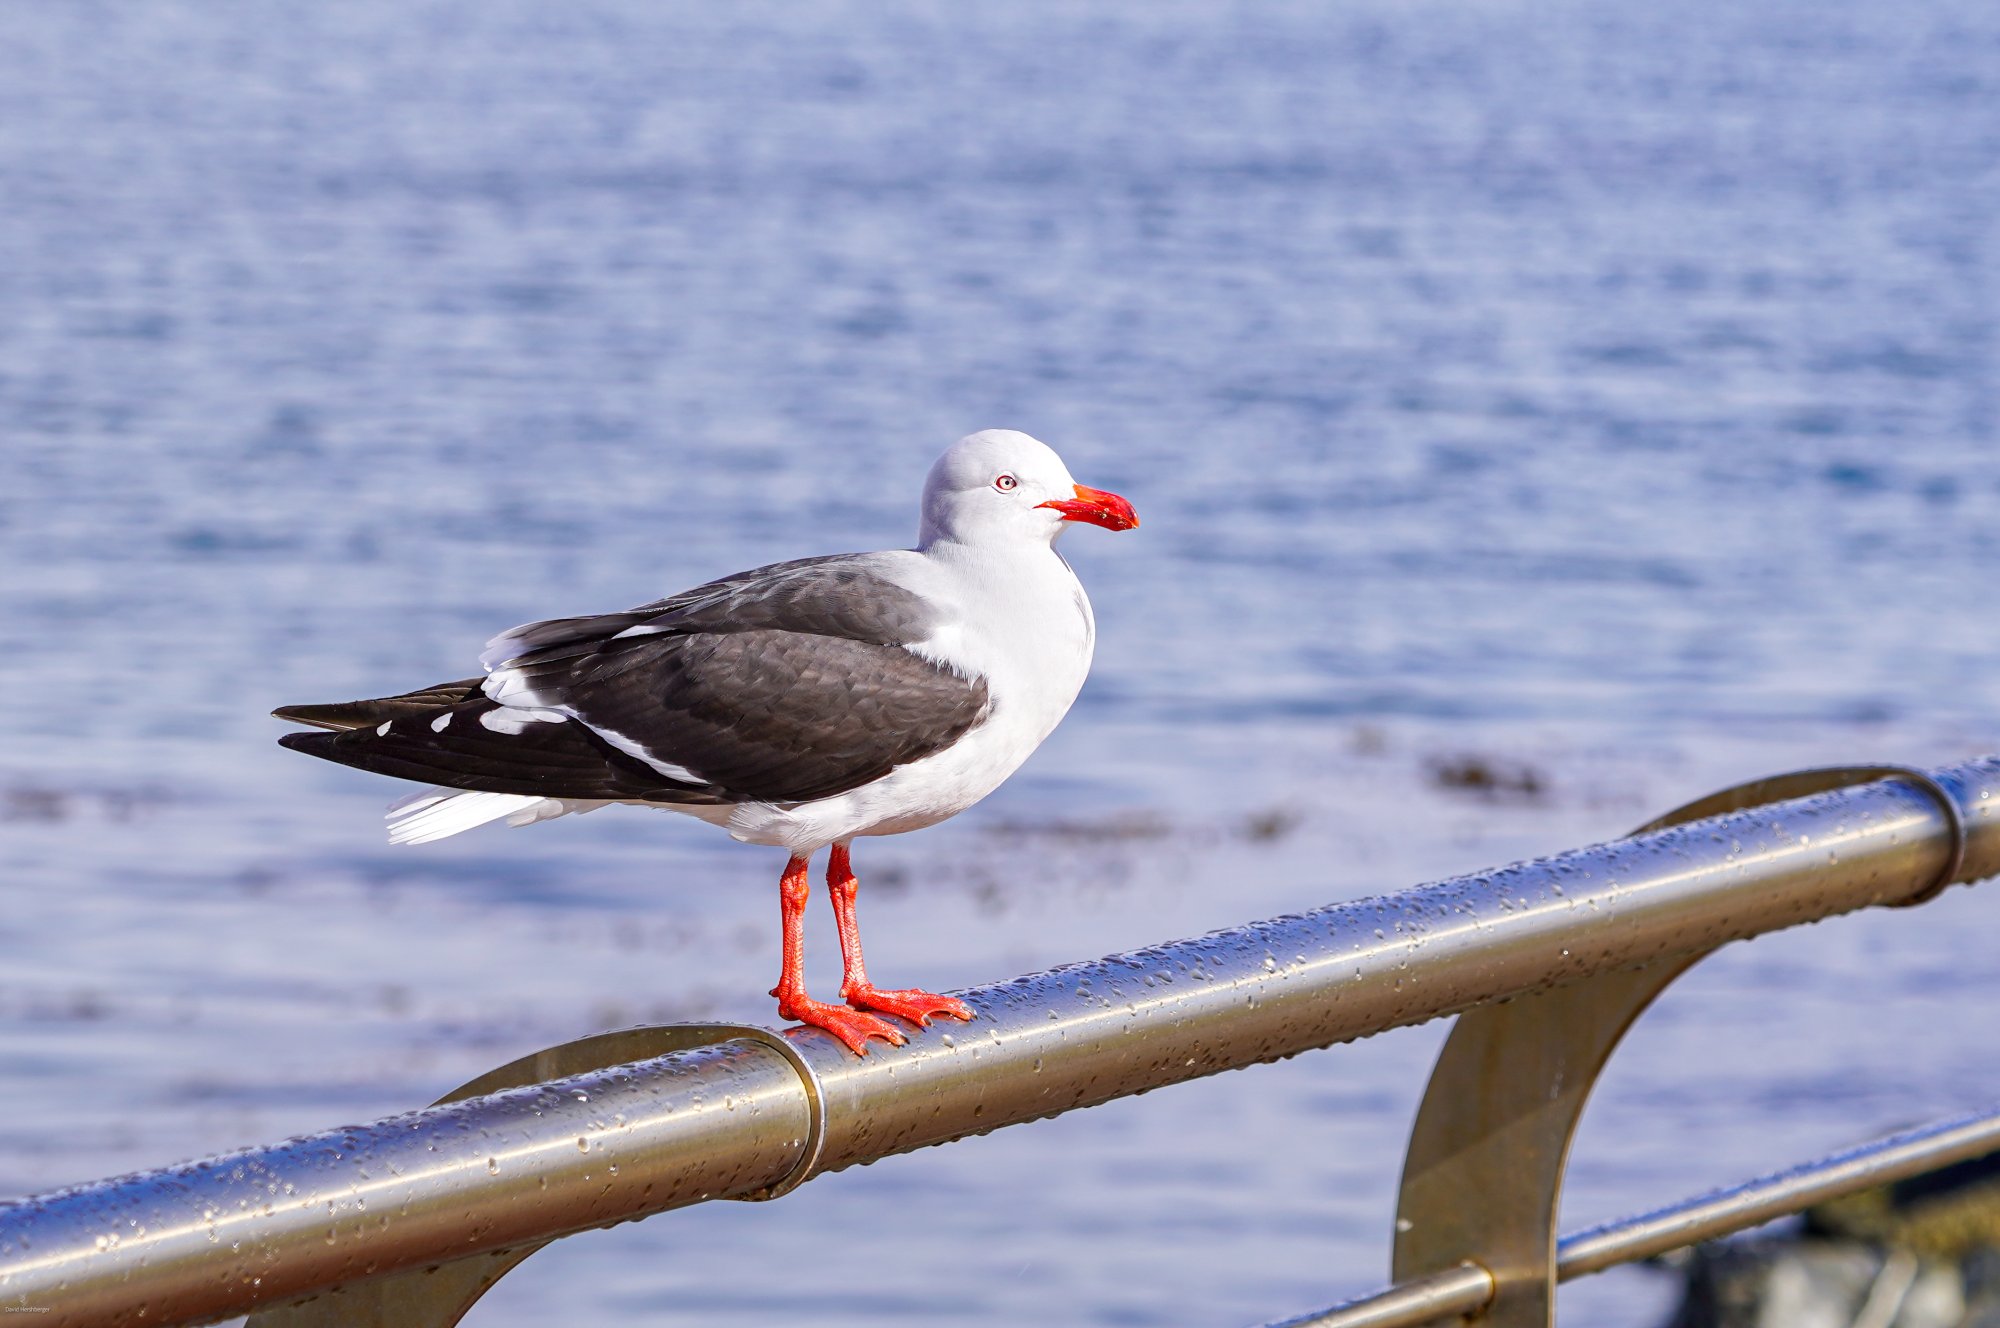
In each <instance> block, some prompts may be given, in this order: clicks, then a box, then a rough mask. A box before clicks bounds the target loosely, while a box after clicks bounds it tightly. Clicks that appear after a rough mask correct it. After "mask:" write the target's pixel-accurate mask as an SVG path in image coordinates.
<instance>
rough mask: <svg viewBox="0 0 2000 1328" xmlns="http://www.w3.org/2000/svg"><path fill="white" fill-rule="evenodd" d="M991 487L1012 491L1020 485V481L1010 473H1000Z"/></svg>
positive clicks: (1002, 490) (1004, 491)
mask: <svg viewBox="0 0 2000 1328" xmlns="http://www.w3.org/2000/svg"><path fill="white" fill-rule="evenodd" d="M993 487H994V488H996V489H998V490H999V491H1000V492H1002V493H1012V492H1014V490H1015V489H1018V488H1019V487H1021V481H1019V480H1017V479H1015V478H1014V477H1013V476H1012V475H1002V476H1001V477H1000V478H999V479H997V480H995V481H993Z"/></svg>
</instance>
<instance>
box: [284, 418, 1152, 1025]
mask: <svg viewBox="0 0 2000 1328" xmlns="http://www.w3.org/2000/svg"><path fill="white" fill-rule="evenodd" d="M1076 522H1082V523H1085V524H1089V525H1095V526H1102V527H1105V528H1106V529H1109V530H1129V529H1131V528H1133V527H1135V526H1137V525H1138V524H1139V519H1138V517H1137V516H1135V515H1134V514H1133V511H1132V507H1131V504H1129V503H1127V502H1126V501H1125V500H1124V499H1123V498H1121V497H1119V496H1118V495H1116V494H1113V493H1107V492H1104V491H1103V490H1099V489H1092V488H1087V487H1085V486H1084V485H1081V484H1078V483H1077V482H1076V481H1075V480H1074V479H1073V478H1072V477H1071V475H1070V473H1069V468H1068V467H1067V466H1065V465H1064V464H1063V462H1062V458H1061V457H1059V456H1057V455H1056V453H1055V452H1054V450H1052V449H1051V448H1049V447H1048V446H1047V445H1046V444H1044V443H1041V442H1039V441H1037V440H1036V439H1033V438H1030V437H1029V436H1028V435H1027V434H1024V433H1018V432H1015V431H1013V430H1011V429H988V430H984V431H983V432H980V433H975V434H972V435H970V436H968V437H965V438H962V439H960V440H959V441H958V442H957V443H954V444H953V445H952V446H951V447H950V448H949V449H947V450H946V452H945V453H944V455H943V456H941V457H939V458H938V460H937V463H936V464H935V465H933V466H932V467H931V470H930V474H929V476H928V477H927V479H926V480H925V483H924V494H923V511H922V521H921V525H920V527H919V532H918V543H917V547H916V548H915V549H896V550H888V551H885V552H880V553H856V554H835V555H832V556H828V557H822V558H804V559H799V560H797V561H794V562H788V563H776V564H773V565H771V566H768V567H759V568H756V569H754V570H752V571H748V572H739V573H737V574H736V575H734V576H727V577H723V578H722V579H720V580H717V581H711V582H708V583H707V584H705V585H701V586H697V587H695V588H694V589H692V590H686V591H682V592H681V593H680V594H677V595H670V596H668V597H666V598H665V599H659V600H654V601H652V602H651V603H648V604H643V605H641V606H639V607H638V608H636V609H629V610H626V611H624V612H620V613H606V614H596V615H591V616H586V617H577V618H554V619H548V620H544V621H541V622H532V623H526V624H524V625H522V626H520V627H516V628H513V629H511V630H509V631H506V632H503V633H501V634H500V635H499V636H496V637H494V638H493V640H491V641H490V642H488V643H487V649H486V652H485V654H484V655H482V656H481V661H480V662H481V663H482V664H483V665H484V666H485V667H486V670H487V672H486V675H485V676H484V677H480V678H467V679H463V680H460V681H457V682H448V683H440V684H437V685H436V686H432V687H426V688H423V689H421V690H418V691H415V692H406V693H403V694H402V695H399V696H389V697H381V698H377V699H375V700H369V701H350V702H343V703H338V704H332V705H304V706H287V707H284V708H282V709H280V710H278V711H276V712H275V713H276V714H277V716H278V717H279V718H281V719H288V720H293V721H296V722H298V723H303V724H310V725H313V726H314V727H315V728H317V729H320V730H323V731H321V732H307V733H290V734H286V735H285V736H284V737H283V738H281V739H280V740H279V741H280V742H282V743H283V744H284V745H285V746H287V747H290V748H293V749H295V750H298V751H303V752H307V753H309V754H311V755H313V756H319V757H323V758H325V759H327V760H331V761H338V762H340V763H342V764H345V765H351V766H355V767H357V768H359V769H363V770H369V771H374V772H376V773H379V774H385V775H392V776H395V777H398V778H402V779H411V780H417V781H420V782H422V783H424V784H427V785H430V786H431V787H429V788H426V789H424V790H422V791H420V792H418V793H415V794H412V795H410V796H409V797H406V798H404V799H402V800H400V801H399V802H397V803H395V804H394V805H393V806H391V808H390V810H389V835H390V838H391V839H392V840H393V841H395V842H398V843H423V842H427V841H430V840H434V839H442V838H445V837H447V836H450V835H455V834H458V833H460V832H461V831H465V830H469V829H472V828H473V827H475V826H479V825H484V824H485V823H487V822H489V821H495V820H500V819H503V818H504V819H505V820H507V822H508V823H509V824H512V825H528V824H532V823H534V822H537V821H544V820H548V819H550V818H552V817H557V816H562V815H566V814H569V813H572V812H586V811H594V810H595V809H597V808H599V807H603V806H606V805H608V804H610V803H627V804H632V805H637V806H647V807H658V808H664V809H666V810H670V811H676V812H682V813H684V814H687V815H690V816H694V817H698V818H700V819H701V820H704V821H707V822H709V823H711V824H713V825H717V826H720V827H722V828H723V829H725V830H727V831H728V832H729V834H731V835H732V836H734V837H735V838H736V839H739V840H742V841H744V842H745V843H751V844H768V845H772V846H775V847H779V848H783V849H785V850H786V851H787V854H788V858H787V861H786V865H785V871H784V875H783V877H782V878H781V881H780V888H779V900H780V906H781V910H780V911H781V916H782V918H783V925H784V958H783V964H782V971H781V973H780V976H779V979H778V986H777V987H776V988H775V989H774V990H773V992H772V994H773V995H775V996H776V997H777V998H778V1011H779V1013H780V1014H781V1015H782V1016H783V1017H785V1018H787V1019H797V1020H800V1021H801V1022H804V1023H807V1024H810V1025H813V1026H814V1027H818V1028H822V1029H825V1030H826V1031H827V1032H829V1033H831V1034H833V1035H834V1036H835V1037H837V1038H839V1039H840V1040H841V1041H842V1042H844V1043H846V1044H847V1046H849V1047H850V1048H852V1049H853V1050H854V1051H856V1052H857V1053H861V1052H865V1051H866V1048H867V1044H868V1040H869V1039H871V1038H880V1039H883V1040H885V1041H888V1042H891V1043H896V1044H900V1043H901V1042H903V1041H904V1034H903V1032H902V1031H901V1030H900V1029H899V1028H898V1027H897V1026H896V1025H894V1024H892V1023H890V1022H889V1021H888V1020H886V1019H883V1018H881V1017H880V1016H881V1015H891V1016H895V1017H896V1018H900V1019H905V1020H908V1021H910V1022H911V1023H914V1024H917V1025H919V1026H921V1025H924V1024H927V1023H928V1022H929V1021H930V1019H931V1018H932V1017H934V1016H938V1015H944V1016H948V1017H951V1018H955V1019H970V1018H972V1017H973V1011H972V1009H971V1008H970V1007H969V1006H967V1005H966V1004H965V1003H964V1002H962V1001H959V1000H955V999H953V998H952V997H949V996H940V995H935V994H933V993H930V992H924V991H917V990H914V989H901V990H885V989H883V988H880V987H876V986H875V985H874V984H873V983H871V982H870V981H869V979H868V975H867V970H866V967H865V966H864V964H863V962H862V957H861V938H860V932H859V930H858V927H857V924H856V922H855V914H854V903H855V895H856V891H857V889H858V882H857V881H856V879H855V876H854V872H853V870H852V866H851V862H850V857H849V844H850V843H851V841H853V840H854V839H857V838H860V837H863V836H867V835H890V834H901V833H903V832H905V831H909V830H917V829H921V828H923V827H924V826H928V825H935V824H937V823H938V822H939V821H942V820H944V819H945V818H947V817H950V816H954V815H956V814H958V813H959V812H961V811H964V810H965V809H966V808H967V807H970V806H971V805H972V804H973V803H975V802H978V801H979V800H980V799H981V798H983V797H985V796H986V795H987V794H988V793H991V792H992V791H993V790H994V789H995V788H997V787H999V785H1000V784H1001V782H1002V781H1004V780H1005V779H1006V778H1007V776H1008V775H1010V774H1012V773H1013V772H1014V771H1015V770H1016V769H1017V768H1019V766H1020V764H1021V763H1022V762H1023V761H1025V760H1026V759H1027V758H1028V756H1029V755H1030V754H1031V753H1032V752H1033V751H1034V750H1035V748H1037V747H1038V746H1040V745H1041V743H1042V740H1043V739H1045V738H1046V737H1048V735H1049V733H1050V732H1051V731H1052V730H1053V729H1054V728H1055V726H1056V725H1057V723H1059V722H1060V721H1061V720H1062V717H1063V715H1064V714H1066V713H1067V712H1068V710H1069V707H1070V703H1071V702H1072V701H1074V700H1075V699H1076V694H1077V691H1078V689H1079V688H1081V687H1082V685H1083V680H1084V677H1085V675H1086V674H1087V673H1088V672H1089V670H1090V657H1091V649H1092V646H1093V644H1094V643H1095V640H1096V625H1095V621H1094V619H1093V618H1092V616H1091V611H1090V601H1089V599H1088V598H1086V597H1085V595H1084V593H1083V587H1082V586H1081V585H1080V584H1079V583H1078V582H1077V579H1076V576H1075V574H1074V573H1073V572H1071V571H1070V569H1069V566H1068V564H1066V563H1064V562H1063V560H1062V559H1061V558H1060V557H1058V556H1057V554H1056V552H1055V548H1054V545H1055V541H1056V537H1057V536H1058V535H1060V534H1061V533H1062V531H1063V530H1064V529H1066V528H1067V526H1068V525H1070V524H1071V523H1076ZM827 848H830V850H831V852H830V856H829V859H828V863H827V871H826V881H827V888H828V891H829V893H830V894H831V896H832V900H833V906H834V915H835V920H836V922H837V924H838V926H839V931H840V944H841V956H842V960H843V962H844V976H843V979H842V982H841V987H840V995H841V997H842V999H843V1000H844V1001H845V1002H846V1004H844V1005H842V1004H833V1003H829V1002H824V1001H816V1000H813V999H812V998H811V997H809V996H808V995H807V994H806V991H805V985H804V980H803V978H802V976H801V965H802V962H803V955H804V932H803V918H804V911H805V903H806V897H807V893H808V889H809V887H808V880H807V866H808V862H809V860H810V858H811V857H812V855H813V854H815V853H817V852H818V851H819V850H821V849H827ZM871 1012H872V1013H871Z"/></svg>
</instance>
